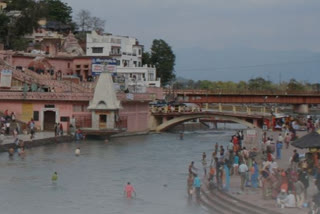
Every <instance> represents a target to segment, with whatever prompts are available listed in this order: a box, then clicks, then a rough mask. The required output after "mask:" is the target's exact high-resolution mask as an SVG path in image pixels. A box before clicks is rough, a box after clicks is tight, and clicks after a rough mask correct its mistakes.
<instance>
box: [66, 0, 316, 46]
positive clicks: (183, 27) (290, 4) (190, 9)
mask: <svg viewBox="0 0 320 214" xmlns="http://www.w3.org/2000/svg"><path fill="white" fill-rule="evenodd" d="M63 1H64V2H66V3H68V4H69V5H70V6H71V7H72V8H73V9H74V13H77V12H78V11H79V10H81V9H88V10H89V11H91V13H92V14H93V15H94V16H97V17H100V18H102V19H105V20H106V21H107V22H106V31H107V32H111V33H113V34H120V35H128V36H135V37H137V38H138V39H139V40H140V41H141V43H143V44H146V45H147V46H148V47H149V44H150V43H151V41H152V40H153V39H154V38H163V39H165V40H166V41H168V42H169V43H170V44H171V45H172V46H173V47H174V48H182V47H203V48H207V49H222V48H233V47H246V48H257V49H267V50H297V49H307V50H313V51H320V42H319V38H320V28H319V20H320V12H319V11H320V1H319V0H114V1H103V0H90V1H84V0H63ZM148 47H147V48H148Z"/></svg>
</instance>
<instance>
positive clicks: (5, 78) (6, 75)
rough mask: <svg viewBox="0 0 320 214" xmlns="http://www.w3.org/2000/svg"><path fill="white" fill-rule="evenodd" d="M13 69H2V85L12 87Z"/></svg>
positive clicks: (0, 77) (0, 78) (0, 83)
mask: <svg viewBox="0 0 320 214" xmlns="http://www.w3.org/2000/svg"><path fill="white" fill-rule="evenodd" d="M11 81H12V71H10V70H2V71H1V76H0V87H5V88H11Z"/></svg>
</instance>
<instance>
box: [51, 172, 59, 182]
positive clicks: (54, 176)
mask: <svg viewBox="0 0 320 214" xmlns="http://www.w3.org/2000/svg"><path fill="white" fill-rule="evenodd" d="M57 180H58V173H57V172H54V173H53V175H52V177H51V181H52V183H56V182H57Z"/></svg>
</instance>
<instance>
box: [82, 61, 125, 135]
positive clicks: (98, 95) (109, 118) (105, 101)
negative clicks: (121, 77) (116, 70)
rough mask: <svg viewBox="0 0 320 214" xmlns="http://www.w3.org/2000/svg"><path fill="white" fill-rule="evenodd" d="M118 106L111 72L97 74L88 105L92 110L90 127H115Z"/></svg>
mask: <svg viewBox="0 0 320 214" xmlns="http://www.w3.org/2000/svg"><path fill="white" fill-rule="evenodd" d="M105 67H106V66H105ZM120 108H121V106H120V101H119V100H118V99H117V96H116V92H115V90H114V86H113V81H112V77H111V73H110V72H107V71H104V72H102V73H101V74H100V76H99V79H98V82H97V85H96V88H95V91H94V96H93V99H92V100H91V101H90V104H89V107H88V110H90V111H91V112H92V129H95V130H103V129H115V128H116V125H115V124H116V120H117V116H118V112H119V109H120Z"/></svg>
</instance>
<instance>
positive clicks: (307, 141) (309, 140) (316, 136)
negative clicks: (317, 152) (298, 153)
mask: <svg viewBox="0 0 320 214" xmlns="http://www.w3.org/2000/svg"><path fill="white" fill-rule="evenodd" d="M292 145H293V146H295V147H298V148H300V149H305V148H320V130H318V131H315V132H311V133H310V134H307V135H305V136H303V137H301V138H299V139H298V140H295V141H294V142H293V143H292Z"/></svg>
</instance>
